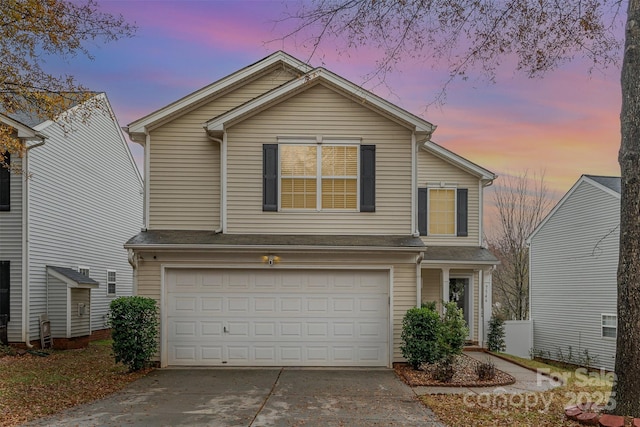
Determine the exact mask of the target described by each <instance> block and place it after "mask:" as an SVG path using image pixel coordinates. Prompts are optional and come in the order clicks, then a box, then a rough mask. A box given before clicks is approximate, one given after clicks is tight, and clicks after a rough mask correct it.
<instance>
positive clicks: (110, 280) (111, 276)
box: [107, 270, 117, 295]
mask: <svg viewBox="0 0 640 427" xmlns="http://www.w3.org/2000/svg"><path fill="white" fill-rule="evenodd" d="M116 283H117V281H116V271H115V270H107V295H115V294H116Z"/></svg>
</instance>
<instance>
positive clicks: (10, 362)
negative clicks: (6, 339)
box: [0, 341, 150, 427]
mask: <svg viewBox="0 0 640 427" xmlns="http://www.w3.org/2000/svg"><path fill="white" fill-rule="evenodd" d="M21 353H22V354H21V355H20V354H13V353H12V354H9V353H7V352H5V353H2V352H0V427H7V426H16V425H20V424H23V423H26V422H28V421H30V420H34V419H36V418H41V417H44V416H47V415H51V414H54V413H56V412H60V411H62V410H63V409H67V408H69V407H72V406H75V405H79V404H81V403H87V402H91V401H93V400H97V399H101V398H103V397H105V396H107V395H109V394H111V393H113V392H115V391H118V390H120V389H122V388H124V387H125V386H126V385H127V384H129V383H130V382H132V381H135V380H137V379H138V378H141V377H142V376H144V375H146V374H147V373H148V372H149V371H150V369H147V370H143V371H139V372H133V373H129V372H128V371H127V367H125V366H124V365H122V364H116V363H115V362H114V357H113V355H112V352H111V342H110V341H96V342H92V343H91V344H90V345H89V347H87V348H83V349H79V350H52V351H50V355H49V356H46V357H41V356H38V355H35V354H32V353H25V352H21Z"/></svg>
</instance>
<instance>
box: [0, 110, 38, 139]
mask: <svg viewBox="0 0 640 427" xmlns="http://www.w3.org/2000/svg"><path fill="white" fill-rule="evenodd" d="M0 122H1V123H4V124H5V125H7V126H9V127H11V128H13V129H15V130H16V131H17V132H18V138H20V139H30V138H37V137H38V133H37V132H36V130H35V129H32V128H30V127H29V126H27V125H25V124H22V123H20V122H19V121H17V120H14V119H12V118H11V117H9V116H5V115H4V114H0Z"/></svg>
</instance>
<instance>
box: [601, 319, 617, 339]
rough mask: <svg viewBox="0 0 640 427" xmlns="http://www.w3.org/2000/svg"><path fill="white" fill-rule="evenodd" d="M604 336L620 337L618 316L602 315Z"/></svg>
mask: <svg viewBox="0 0 640 427" xmlns="http://www.w3.org/2000/svg"><path fill="white" fill-rule="evenodd" d="M602 336H603V337H604V338H615V337H616V336H618V316H617V315H615V314H603V315H602Z"/></svg>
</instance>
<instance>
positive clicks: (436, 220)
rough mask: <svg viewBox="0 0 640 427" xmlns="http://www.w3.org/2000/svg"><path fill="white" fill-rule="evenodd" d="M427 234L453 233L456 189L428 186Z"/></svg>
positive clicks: (454, 228)
mask: <svg viewBox="0 0 640 427" xmlns="http://www.w3.org/2000/svg"><path fill="white" fill-rule="evenodd" d="M428 203H429V214H428V216H429V229H428V233H429V234H440V235H453V234H455V231H456V189H455V188H429V201H428Z"/></svg>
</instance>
